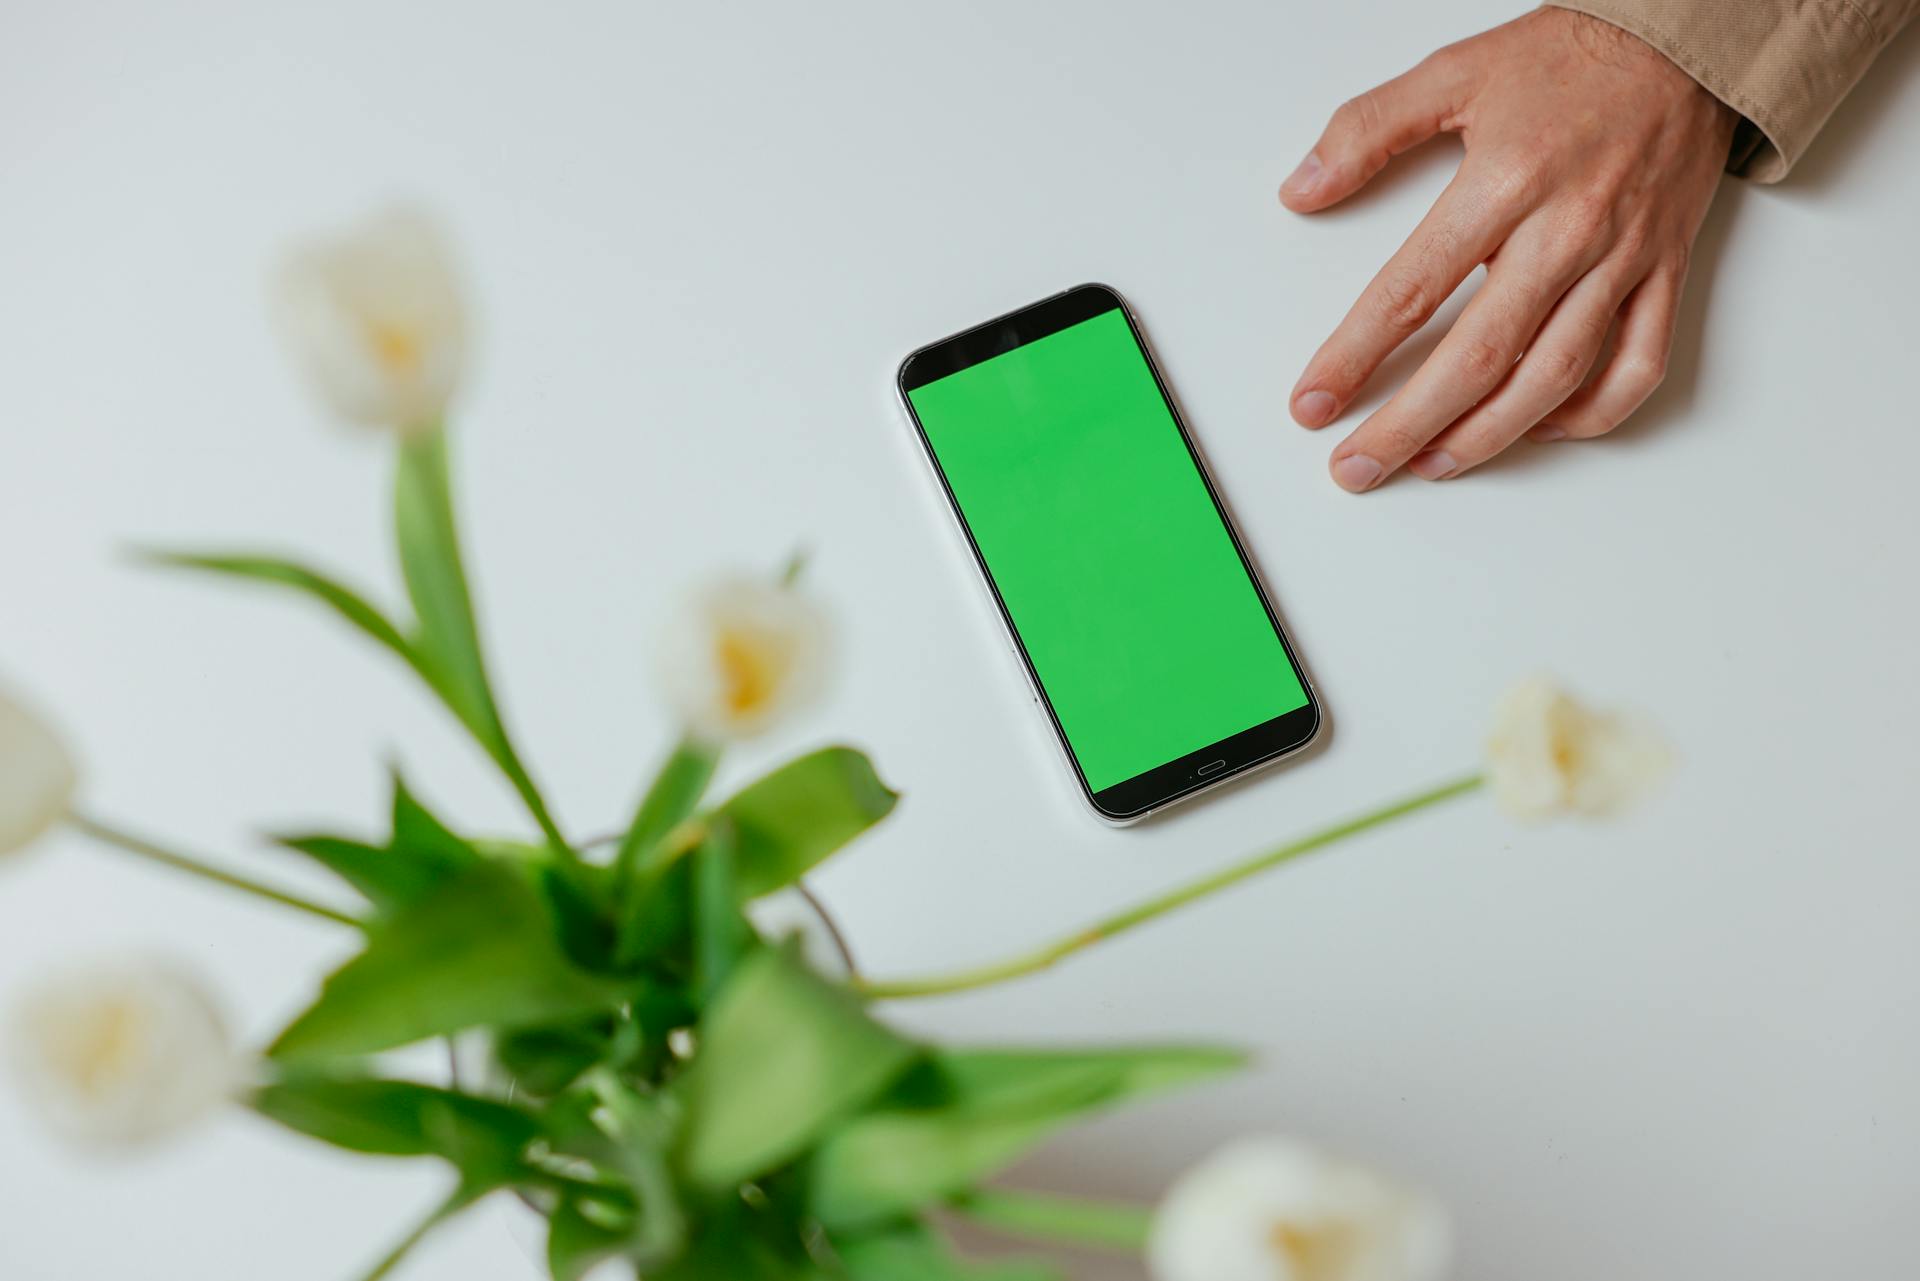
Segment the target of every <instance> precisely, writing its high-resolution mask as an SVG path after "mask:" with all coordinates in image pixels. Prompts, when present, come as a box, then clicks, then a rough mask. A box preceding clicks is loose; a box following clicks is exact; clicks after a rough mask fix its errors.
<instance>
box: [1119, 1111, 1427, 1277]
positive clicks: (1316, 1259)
mask: <svg viewBox="0 0 1920 1281" xmlns="http://www.w3.org/2000/svg"><path fill="white" fill-rule="evenodd" d="M1450 1255H1451V1241H1450V1231H1449V1228H1448V1224H1447V1220H1446V1216H1445V1214H1444V1213H1443V1212H1442V1211H1441V1210H1440V1208H1439V1207H1438V1206H1437V1205H1436V1204H1434V1203H1433V1202H1432V1201H1430V1200H1428V1199H1427V1198H1425V1197H1423V1196H1421V1195H1419V1194H1417V1193H1414V1192H1412V1191H1410V1190H1408V1189H1406V1188H1403V1187H1401V1186H1400V1185H1398V1184H1396V1183H1394V1182H1392V1181H1391V1180H1389V1179H1387V1178H1385V1177H1384V1176H1382V1175H1380V1174H1377V1173H1375V1172H1374V1171H1371V1170H1368V1169H1366V1168H1364V1167H1362V1166H1359V1165H1355V1164H1353V1163H1352V1162H1349V1161H1344V1160H1341V1159H1339V1158H1336V1157H1333V1156H1330V1155H1328V1154H1326V1153H1324V1152H1321V1151H1319V1150H1318V1149H1316V1148H1313V1147H1311V1146H1309V1145H1307V1144H1303V1143H1298V1142H1294V1141H1292V1140H1287V1139H1250V1140H1244V1141H1241V1142H1238V1143H1234V1144H1230V1145H1228V1146H1227V1147H1225V1148H1222V1149H1221V1150H1220V1151H1219V1152H1217V1153H1215V1154H1214V1155H1213V1156H1211V1157H1209V1158H1208V1159H1207V1160H1206V1161H1204V1162H1202V1163H1201V1164H1200V1165H1198V1166H1196V1167H1195V1168H1194V1169H1193V1170H1190V1171H1189V1172H1187V1173H1186V1174H1185V1175H1183V1176H1181V1178H1180V1179H1179V1180H1178V1181H1177V1182H1176V1183H1175V1184H1174V1186H1173V1188H1172V1189H1171V1190H1170V1191H1169V1192H1168V1193H1167V1196H1166V1199H1165V1200H1164V1201H1162V1202H1161V1205H1160V1209H1159V1212H1158V1213H1157V1214H1156V1215H1155V1218H1154V1224H1153V1231H1152V1234H1151V1236H1150V1238H1149V1241H1148V1246H1147V1262H1148V1265H1149V1268H1150V1270H1151V1271H1152V1273H1153V1276H1154V1278H1155V1281H1438V1278H1440V1277H1441V1276H1443V1275H1444V1274H1445V1272H1446V1268H1447V1264H1448V1260H1449V1257H1450Z"/></svg>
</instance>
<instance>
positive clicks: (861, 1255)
mask: <svg viewBox="0 0 1920 1281" xmlns="http://www.w3.org/2000/svg"><path fill="white" fill-rule="evenodd" d="M835 1248H836V1249H837V1250H838V1251H839V1254H840V1262H841V1264H842V1265H843V1266H844V1267H845V1268H846V1270H847V1276H848V1277H849V1278H850V1279H851V1281H1063V1279H1064V1276H1065V1274H1064V1273H1062V1272H1061V1271H1060V1270H1059V1269H1057V1268H1054V1267H1051V1266H1049V1265H1047V1264H1044V1263H1039V1262H1026V1261H1014V1260H999V1261H995V1262H992V1263H969V1262H965V1261H963V1260H961V1259H958V1258H956V1257H954V1255H953V1253H952V1251H951V1250H950V1249H948V1247H947V1246H946V1245H945V1244H943V1243H942V1242H941V1241H940V1239H939V1238H938V1237H936V1236H934V1234H933V1233H931V1232H929V1231H927V1230H926V1229H925V1228H923V1227H921V1226H920V1225H918V1224H913V1225H910V1226H907V1227H902V1228H898V1229H895V1230H892V1231H889V1232H886V1233H884V1234H882V1235H878V1236H871V1237H864V1238H860V1239H856V1240H852V1241H844V1242H842V1241H836V1242H835Z"/></svg>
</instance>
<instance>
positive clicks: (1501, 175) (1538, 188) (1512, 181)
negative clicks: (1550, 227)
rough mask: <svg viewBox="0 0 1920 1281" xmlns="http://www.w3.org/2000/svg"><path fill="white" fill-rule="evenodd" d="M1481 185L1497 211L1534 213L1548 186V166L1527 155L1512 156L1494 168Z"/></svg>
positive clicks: (1512, 154)
mask: <svg viewBox="0 0 1920 1281" xmlns="http://www.w3.org/2000/svg"><path fill="white" fill-rule="evenodd" d="M1481 182H1482V184H1483V186H1484V189H1485V191H1486V196H1487V200H1488V202H1489V203H1490V204H1491V205H1492V206H1493V207H1494V208H1496V209H1504V210H1516V209H1532V208H1534V207H1536V206H1537V205H1539V203H1540V198H1541V193H1542V191H1543V190H1544V188H1545V186H1546V166H1545V164H1544V163H1543V162H1542V161H1540V160H1538V159H1536V158H1534V157H1532V156H1529V155H1526V154H1524V153H1509V154H1508V155H1505V156H1502V157H1500V158H1499V159H1498V160H1496V161H1495V162H1494V163H1493V164H1492V166H1491V167H1490V168H1489V169H1488V170H1487V172H1486V173H1485V175H1484V176H1483V177H1482V178H1481Z"/></svg>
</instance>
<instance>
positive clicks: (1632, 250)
mask: <svg viewBox="0 0 1920 1281" xmlns="http://www.w3.org/2000/svg"><path fill="white" fill-rule="evenodd" d="M1652 247H1653V230H1652V229H1651V228H1650V227H1648V226H1647V224H1646V223H1645V222H1644V221H1642V220H1640V219H1634V220H1633V221H1631V222H1628V223H1627V224H1626V225H1624V226H1622V227H1621V228H1620V229H1619V230H1618V231H1617V232H1615V233H1614V237H1613V254H1614V257H1615V258H1619V259H1624V260H1625V261H1627V262H1639V261H1640V260H1641V258H1642V257H1643V256H1645V254H1646V253H1647V251H1648V250H1649V249H1651V248H1652Z"/></svg>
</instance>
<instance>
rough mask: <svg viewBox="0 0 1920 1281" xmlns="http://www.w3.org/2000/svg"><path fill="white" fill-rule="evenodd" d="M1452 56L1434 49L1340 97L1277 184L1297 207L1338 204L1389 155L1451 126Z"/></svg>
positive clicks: (1455, 94)
mask: <svg viewBox="0 0 1920 1281" xmlns="http://www.w3.org/2000/svg"><path fill="white" fill-rule="evenodd" d="M1450 66H1451V59H1449V58H1443V57H1442V56H1441V55H1435V56H1434V57H1431V58H1428V59H1427V60H1426V61H1425V62H1422V63H1421V64H1420V65H1419V66H1417V67H1415V68H1414V69H1413V70H1412V71H1409V72H1407V73H1406V74H1405V75H1403V76H1399V77H1396V78H1395V79H1392V80H1389V81H1387V82H1386V83H1385V84H1383V85H1381V86H1380V87H1379V88H1377V89H1369V90H1368V91H1367V92H1366V93H1363V94H1361V95H1360V96H1359V97H1358V98H1354V99H1351V100H1350V101H1348V102H1345V103H1342V104H1341V106H1340V109H1339V110H1338V111H1336V112H1334V113H1333V119H1332V120H1330V121H1328V122H1327V128H1326V132H1324V133H1322V134H1321V135H1320V141H1319V142H1316V143H1315V144H1314V145H1313V150H1312V151H1309V152H1308V153H1307V158H1306V159H1305V160H1303V161H1301V162H1300V167H1299V168H1298V169H1295V170H1294V171H1293V173H1292V174H1290V175H1289V176H1288V178H1287V180H1286V181H1285V182H1284V183H1282V184H1280V200H1281V203H1283V204H1285V205H1286V207H1287V208H1289V209H1291V210H1293V211H1294V212H1295V213H1314V212H1315V211H1317V210H1321V209H1325V208H1326V207H1327V206H1329V205H1334V204H1338V203H1339V202H1340V201H1342V200H1345V199H1346V198H1347V197H1348V196H1351V195H1352V194H1353V193H1354V192H1356V191H1358V190H1360V188H1362V187H1364V186H1366V185H1367V182H1368V180H1370V179H1371V178H1372V177H1373V176H1374V175H1375V174H1377V173H1379V172H1380V171H1381V170H1382V169H1384V168H1386V167H1387V161H1389V160H1391V159H1393V158H1394V157H1395V156H1397V155H1399V154H1400V153H1401V152H1403V151H1405V150H1407V149H1408V148H1410V147H1413V146H1416V145H1418V144H1420V143H1422V142H1425V141H1426V140H1427V139H1429V138H1431V137H1433V136H1434V135H1435V134H1437V133H1441V132H1443V131H1444V130H1446V129H1447V128H1448V127H1449V118H1450V117H1451V116H1452V115H1453V114H1454V112H1455V109H1456V108H1457V107H1458V105H1459V99H1460V97H1461V96H1462V94H1461V88H1460V82H1459V79H1458V77H1457V76H1456V75H1455V74H1453V73H1452V71H1451V70H1450Z"/></svg>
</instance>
